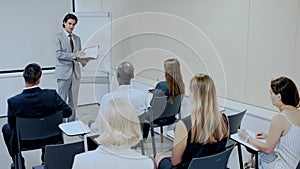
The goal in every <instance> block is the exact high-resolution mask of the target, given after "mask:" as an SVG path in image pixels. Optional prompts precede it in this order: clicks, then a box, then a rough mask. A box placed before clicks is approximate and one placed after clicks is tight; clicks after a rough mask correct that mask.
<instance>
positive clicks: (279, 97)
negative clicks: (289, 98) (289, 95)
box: [276, 93, 281, 101]
mask: <svg viewBox="0 0 300 169" xmlns="http://www.w3.org/2000/svg"><path fill="white" fill-rule="evenodd" d="M276 97H277V98H278V100H279V101H281V94H280V93H278V94H277V95H276Z"/></svg>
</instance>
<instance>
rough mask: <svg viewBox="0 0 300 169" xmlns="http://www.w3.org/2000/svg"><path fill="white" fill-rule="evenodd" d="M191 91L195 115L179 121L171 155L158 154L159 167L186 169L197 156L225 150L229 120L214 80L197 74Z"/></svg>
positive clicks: (191, 84)
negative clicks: (218, 96) (220, 103)
mask: <svg viewBox="0 0 300 169" xmlns="http://www.w3.org/2000/svg"><path fill="white" fill-rule="evenodd" d="M190 91H191V100H192V104H193V109H192V113H191V116H188V117H186V118H184V119H182V120H180V121H179V122H178V124H177V126H176V129H175V137H174V142H173V149H172V152H171V156H170V155H167V154H163V155H158V156H156V157H155V162H156V164H157V167H158V169H170V168H173V169H174V168H176V169H179V168H180V169H185V168H188V165H189V163H190V162H191V160H192V158H194V157H203V156H208V155H212V154H216V153H219V152H221V151H223V150H225V146H226V142H227V139H228V136H229V130H228V120H227V117H226V116H225V115H224V114H223V115H222V114H221V113H220V111H219V108H218V102H217V96H216V89H215V86H214V83H213V80H212V79H211V78H210V77H209V76H208V75H204V74H198V75H195V76H194V77H193V78H192V79H191V81H190Z"/></svg>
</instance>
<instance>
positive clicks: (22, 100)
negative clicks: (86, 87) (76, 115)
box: [7, 87, 72, 129]
mask: <svg viewBox="0 0 300 169" xmlns="http://www.w3.org/2000/svg"><path fill="white" fill-rule="evenodd" d="M7 103H8V112H7V116H8V124H9V126H10V128H11V129H15V126H16V116H20V117H44V116H47V115H50V114H54V113H56V112H58V111H63V117H69V116H70V115H71V114H72V109H71V108H70V107H69V106H68V105H67V104H66V103H65V102H64V101H63V100H62V99H61V97H60V96H59V95H58V94H57V92H56V91H55V90H52V89H41V88H39V87H35V88H31V89H24V90H23V92H22V93H20V94H18V95H16V96H14V97H12V98H10V99H8V100H7Z"/></svg>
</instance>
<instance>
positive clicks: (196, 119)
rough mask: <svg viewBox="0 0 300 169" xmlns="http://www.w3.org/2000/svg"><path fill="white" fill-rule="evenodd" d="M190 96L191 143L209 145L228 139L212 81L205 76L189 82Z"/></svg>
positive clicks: (201, 75) (198, 76)
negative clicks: (191, 106) (191, 105)
mask: <svg viewBox="0 0 300 169" xmlns="http://www.w3.org/2000/svg"><path fill="white" fill-rule="evenodd" d="M190 90H191V95H192V103H193V109H192V115H191V119H192V124H193V126H192V142H196V143H203V144H211V143H215V142H218V141H220V140H222V139H223V138H225V137H228V126H227V125H226V123H225V121H224V120H223V116H222V114H221V113H220V111H219V107H218V101H217V95H216V89H215V85H214V82H213V80H212V79H211V78H210V77H209V76H208V75H205V74H198V75H195V76H194V77H193V78H192V79H191V81H190Z"/></svg>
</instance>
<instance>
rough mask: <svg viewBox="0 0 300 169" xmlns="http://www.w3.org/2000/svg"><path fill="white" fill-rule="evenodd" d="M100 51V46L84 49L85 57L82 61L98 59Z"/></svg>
mask: <svg viewBox="0 0 300 169" xmlns="http://www.w3.org/2000/svg"><path fill="white" fill-rule="evenodd" d="M98 50H99V46H91V47H88V48H85V49H83V52H85V55H84V56H82V57H81V59H87V60H93V59H98Z"/></svg>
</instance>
